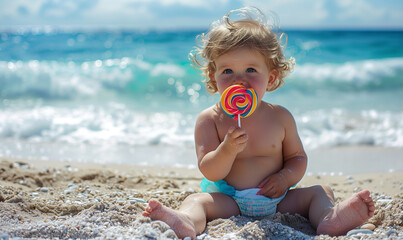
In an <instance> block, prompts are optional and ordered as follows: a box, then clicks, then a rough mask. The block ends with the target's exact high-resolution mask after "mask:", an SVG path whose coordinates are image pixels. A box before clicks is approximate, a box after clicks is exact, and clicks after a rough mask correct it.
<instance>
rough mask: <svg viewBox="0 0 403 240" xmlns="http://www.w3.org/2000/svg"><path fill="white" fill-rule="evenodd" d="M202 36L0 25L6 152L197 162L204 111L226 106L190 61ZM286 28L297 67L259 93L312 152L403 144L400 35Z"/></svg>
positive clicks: (0, 127) (1, 127)
mask: <svg viewBox="0 0 403 240" xmlns="http://www.w3.org/2000/svg"><path fill="white" fill-rule="evenodd" d="M205 31H206V29H194V30H177V31H173V30H170V31H157V30H147V31H144V30H141V31H137V30H127V29H113V30H61V29H51V28H43V29H21V30H13V31H2V32H0V157H2V158H15V159H42V160H63V161H78V162H89V163H91V162H93V163H124V164H127V163H130V164H139V165H171V166H196V162H197V160H196V155H195V153H194V152H195V150H194V135H193V134H194V125H195V121H196V118H197V116H198V114H199V113H200V112H201V111H202V110H203V109H205V108H207V107H209V106H211V105H213V104H214V103H216V102H217V101H219V96H218V95H217V94H215V95H212V94H209V93H207V91H206V89H205V85H204V83H203V82H202V81H201V76H200V74H199V73H198V72H197V71H195V70H194V69H193V67H192V66H191V65H190V61H189V60H188V55H189V52H190V51H191V50H192V49H194V47H195V44H196V36H197V35H199V34H200V33H202V32H205ZM284 32H285V33H286V34H287V36H288V42H287V46H286V48H285V54H286V56H287V57H294V58H295V59H296V67H295V69H294V70H293V72H292V73H291V74H290V75H289V76H288V77H287V79H286V83H285V85H284V86H282V87H281V88H279V89H278V90H276V91H274V92H270V93H267V94H266V95H265V97H264V98H263V100H264V101H267V102H270V103H273V104H279V105H282V106H284V107H286V108H287V109H288V110H289V111H290V112H291V113H292V114H293V116H294V118H295V120H296V123H297V126H298V131H299V134H300V137H301V139H302V142H303V144H304V147H305V148H306V149H308V150H310V149H321V148H334V147H350V146H351V147H356V146H369V147H385V148H398V149H401V148H403V47H402V43H403V31H375V30H371V31H365V30H349V31H342V30H287V29H284ZM234 121H235V120H234Z"/></svg>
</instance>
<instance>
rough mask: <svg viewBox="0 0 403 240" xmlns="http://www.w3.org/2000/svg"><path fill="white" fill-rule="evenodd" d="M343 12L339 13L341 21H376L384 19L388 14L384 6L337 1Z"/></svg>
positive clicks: (357, 0) (355, 1)
mask: <svg viewBox="0 0 403 240" xmlns="http://www.w3.org/2000/svg"><path fill="white" fill-rule="evenodd" d="M335 3H336V4H338V5H339V7H340V8H341V11H339V12H338V16H337V18H338V19H339V20H348V19H360V20H363V21H374V20H379V19H382V18H383V17H384V16H385V14H386V9H384V8H383V7H382V5H380V6H379V5H377V6H374V5H371V3H369V2H368V1H363V0H338V1H335Z"/></svg>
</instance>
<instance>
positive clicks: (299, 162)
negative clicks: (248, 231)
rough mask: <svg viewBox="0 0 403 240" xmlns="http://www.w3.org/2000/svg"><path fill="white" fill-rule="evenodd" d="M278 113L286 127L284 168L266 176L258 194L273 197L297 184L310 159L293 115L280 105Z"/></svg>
mask: <svg viewBox="0 0 403 240" xmlns="http://www.w3.org/2000/svg"><path fill="white" fill-rule="evenodd" d="M278 113H279V116H280V118H279V119H280V121H281V123H282V125H283V127H284V139H283V142H282V147H283V162H284V163H283V168H282V169H281V170H280V171H278V172H277V173H275V174H272V175H270V176H268V177H267V178H265V179H264V180H263V181H262V182H261V183H260V184H259V186H258V187H259V188H261V190H260V191H259V192H258V194H261V195H265V196H267V197H271V198H277V197H280V196H281V195H283V194H284V192H285V191H286V190H287V189H288V188H290V187H292V186H294V185H295V184H297V183H298V182H299V181H300V180H301V179H302V177H303V176H304V174H305V171H306V167H307V161H308V160H307V156H306V153H305V151H304V148H303V146H302V142H301V139H300V138H299V135H298V132H297V126H296V124H295V120H294V118H293V116H292V115H291V113H290V112H289V111H288V110H286V109H285V108H282V107H279V109H278Z"/></svg>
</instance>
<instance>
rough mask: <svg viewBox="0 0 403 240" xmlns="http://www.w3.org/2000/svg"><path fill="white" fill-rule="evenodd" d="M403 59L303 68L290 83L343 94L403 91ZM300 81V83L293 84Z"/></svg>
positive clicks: (293, 75)
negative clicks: (368, 91)
mask: <svg viewBox="0 0 403 240" xmlns="http://www.w3.org/2000/svg"><path fill="white" fill-rule="evenodd" d="M402 75H403V58H388V59H373V60H363V61H356V62H345V63H338V64H336V63H323V64H302V65H298V64H297V66H296V67H295V71H294V72H293V73H292V74H291V76H290V78H291V79H290V80H289V81H288V83H289V84H291V85H293V84H294V85H297V86H298V87H302V88H305V87H309V88H312V87H314V88H315V86H316V87H318V85H319V86H321V87H323V86H326V87H330V88H337V89H340V90H348V89H354V90H356V89H364V90H365V89H382V88H387V89H390V88H396V87H398V88H403V77H402ZM293 80H296V81H293Z"/></svg>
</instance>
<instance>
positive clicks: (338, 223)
mask: <svg viewBox="0 0 403 240" xmlns="http://www.w3.org/2000/svg"><path fill="white" fill-rule="evenodd" d="M233 14H238V16H240V17H241V18H240V19H237V20H234V21H233V20H231V18H230V17H231V16H232V15H233ZM264 19H265V18H264V15H263V14H262V13H261V12H260V11H259V10H258V9H255V8H243V9H239V10H234V11H231V12H229V13H228V14H227V15H225V16H224V17H223V18H222V19H221V20H220V21H217V22H216V23H215V24H214V25H212V27H211V29H210V31H209V33H207V34H205V35H204V34H203V35H201V39H202V42H201V46H200V48H197V49H196V53H195V54H190V56H191V60H192V62H193V64H194V66H195V67H196V68H198V69H201V70H202V71H203V73H204V76H205V77H206V85H207V89H208V90H209V91H210V92H212V93H215V92H218V93H219V94H220V95H221V94H222V93H223V92H224V90H225V89H226V88H227V87H229V86H232V85H235V84H238V85H243V86H244V87H246V88H253V89H254V90H255V91H256V94H257V96H258V103H257V107H256V110H255V111H254V113H253V114H252V115H250V116H249V117H247V118H244V119H242V127H238V126H237V121H235V120H234V119H232V118H230V117H229V116H228V115H226V113H225V112H224V111H223V110H222V109H221V107H220V104H219V103H217V104H215V105H213V106H211V107H210V108H208V109H206V110H204V111H203V112H201V113H200V115H199V117H198V119H197V121H196V126H195V146H196V154H197V158H198V166H199V169H200V171H201V172H202V173H203V175H204V176H205V179H203V181H202V184H201V187H202V191H203V193H196V194H192V195H190V196H188V197H187V198H186V199H185V200H184V201H183V203H182V205H181V207H180V208H179V210H173V209H170V208H168V207H166V206H163V205H162V204H161V203H159V202H158V201H156V200H154V199H152V200H150V201H149V203H148V206H147V208H146V209H145V211H144V212H143V215H144V216H149V217H150V218H151V219H152V220H162V221H164V222H166V223H167V224H168V225H169V226H171V228H172V229H173V230H174V231H175V233H176V234H177V236H178V237H179V238H184V237H187V236H189V237H191V238H195V237H196V235H198V234H200V233H202V232H203V231H204V229H205V228H206V223H207V222H208V221H211V220H214V219H217V218H229V217H231V216H237V215H239V214H241V215H244V216H249V217H253V218H262V217H269V216H272V215H274V214H275V213H276V212H280V213H290V214H294V213H298V214H300V215H302V216H305V217H307V218H308V219H309V220H310V222H311V224H312V226H313V227H315V228H316V229H317V233H318V234H329V235H332V236H337V235H341V234H344V233H346V232H347V231H348V230H350V229H352V228H355V227H357V226H359V225H361V224H363V223H364V222H365V221H367V220H368V219H369V218H370V217H371V216H373V214H374V211H375V205H374V202H373V201H372V199H371V197H370V192H369V191H368V190H364V191H361V192H359V193H356V194H354V195H353V196H351V197H350V198H349V199H347V200H345V201H343V202H341V203H339V204H337V205H335V203H334V202H335V200H334V196H333V192H332V190H331V189H330V188H329V187H327V186H312V187H307V188H296V189H290V188H291V187H292V186H294V185H296V184H297V183H298V182H299V181H300V180H301V179H302V177H303V175H304V173H305V171H306V166H307V156H306V154H305V151H304V148H303V146H302V143H301V140H300V138H299V136H298V132H297V127H296V124H295V121H294V118H293V116H292V115H291V113H290V112H289V111H287V109H285V108H284V107H281V106H278V105H274V104H270V103H267V102H264V101H262V99H263V96H264V95H265V93H266V92H270V91H274V90H275V89H277V88H278V87H280V86H281V85H282V84H283V79H284V77H285V76H286V75H287V73H288V72H289V71H290V70H291V69H292V68H293V67H294V61H293V59H292V58H291V59H289V60H287V59H286V58H285V56H284V54H283V50H282V46H281V45H280V41H281V36H280V37H277V35H276V34H275V33H274V32H273V31H272V30H271V28H270V27H269V26H268V25H267V22H266V20H264Z"/></svg>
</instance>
